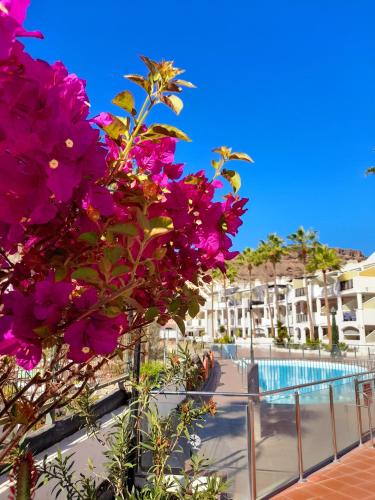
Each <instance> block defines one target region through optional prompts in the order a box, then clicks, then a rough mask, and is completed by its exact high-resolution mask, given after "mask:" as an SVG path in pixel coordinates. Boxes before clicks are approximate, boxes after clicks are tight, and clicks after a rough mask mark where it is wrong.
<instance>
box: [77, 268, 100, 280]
mask: <svg viewBox="0 0 375 500" xmlns="http://www.w3.org/2000/svg"><path fill="white" fill-rule="evenodd" d="M72 278H73V279H76V280H82V281H86V282H87V283H97V282H98V281H99V274H98V271H96V270H95V269H93V268H92V267H81V268H80V269H77V270H76V271H74V272H73V273H72Z"/></svg>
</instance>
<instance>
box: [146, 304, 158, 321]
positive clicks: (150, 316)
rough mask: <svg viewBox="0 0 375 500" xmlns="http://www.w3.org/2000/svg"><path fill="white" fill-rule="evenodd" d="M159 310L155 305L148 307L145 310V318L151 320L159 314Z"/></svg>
mask: <svg viewBox="0 0 375 500" xmlns="http://www.w3.org/2000/svg"><path fill="white" fill-rule="evenodd" d="M159 314H160V311H159V309H158V308H157V307H150V308H148V309H147V311H146V312H145V320H146V321H153V320H154V319H155V318H156V317H157V316H159Z"/></svg>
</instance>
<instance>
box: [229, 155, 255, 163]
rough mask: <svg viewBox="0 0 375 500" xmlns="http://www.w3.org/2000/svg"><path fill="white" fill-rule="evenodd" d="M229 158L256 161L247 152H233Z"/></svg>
mask: <svg viewBox="0 0 375 500" xmlns="http://www.w3.org/2000/svg"><path fill="white" fill-rule="evenodd" d="M229 160H242V161H247V162H249V163H254V160H253V159H252V158H251V156H249V155H248V154H246V153H231V154H230V156H229Z"/></svg>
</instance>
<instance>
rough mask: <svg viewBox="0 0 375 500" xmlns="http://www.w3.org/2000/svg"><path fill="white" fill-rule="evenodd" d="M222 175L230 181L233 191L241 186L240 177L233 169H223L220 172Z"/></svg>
mask: <svg viewBox="0 0 375 500" xmlns="http://www.w3.org/2000/svg"><path fill="white" fill-rule="evenodd" d="M222 176H223V177H224V178H225V179H226V180H227V181H228V182H229V183H230V185H231V186H232V188H233V191H234V192H235V193H237V191H238V190H239V189H240V187H241V177H240V176H239V174H238V173H237V172H235V171H234V170H226V169H224V170H223V172H222Z"/></svg>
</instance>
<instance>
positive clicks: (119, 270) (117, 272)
mask: <svg viewBox="0 0 375 500" xmlns="http://www.w3.org/2000/svg"><path fill="white" fill-rule="evenodd" d="M128 272H129V267H128V266H122V265H121V266H116V267H114V268H113V269H112V272H111V276H112V277H113V278H117V277H118V276H121V275H122V274H126V273H128Z"/></svg>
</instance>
